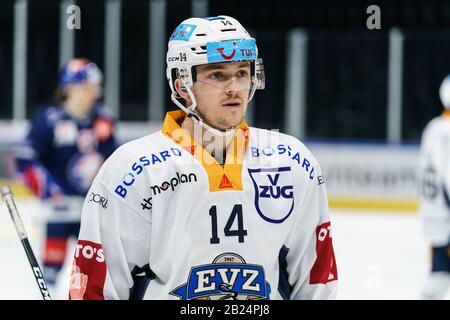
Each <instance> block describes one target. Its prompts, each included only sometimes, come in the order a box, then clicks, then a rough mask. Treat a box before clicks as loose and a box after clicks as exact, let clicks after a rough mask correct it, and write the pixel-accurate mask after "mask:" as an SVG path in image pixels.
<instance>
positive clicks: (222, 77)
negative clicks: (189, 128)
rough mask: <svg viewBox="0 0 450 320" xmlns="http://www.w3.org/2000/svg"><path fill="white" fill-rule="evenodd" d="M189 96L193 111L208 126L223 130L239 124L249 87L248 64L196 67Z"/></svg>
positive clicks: (249, 71) (249, 70)
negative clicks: (192, 95) (192, 97)
mask: <svg viewBox="0 0 450 320" xmlns="http://www.w3.org/2000/svg"><path fill="white" fill-rule="evenodd" d="M196 72H197V80H196V82H195V83H194V85H193V86H192V92H193V93H194V95H195V98H196V100H197V107H196V110H197V112H198V114H199V115H200V116H201V117H202V119H203V120H204V122H205V123H206V124H208V125H209V126H211V127H213V128H216V129H219V130H226V129H231V128H234V127H236V126H237V125H239V123H240V122H241V121H242V120H243V118H244V115H245V111H246V109H247V104H248V96H249V92H250V87H251V69H250V62H249V61H243V62H234V63H230V62H225V63H214V64H206V65H200V66H197V67H196Z"/></svg>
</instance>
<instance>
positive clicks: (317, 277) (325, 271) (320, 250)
mask: <svg viewBox="0 0 450 320" xmlns="http://www.w3.org/2000/svg"><path fill="white" fill-rule="evenodd" d="M316 256H317V257H316V261H315V262H314V265H313V267H312V269H311V273H310V277H309V283H310V284H317V283H324V284H325V283H328V282H330V281H334V280H337V279H338V275H337V267H336V260H335V257H334V250H333V242H332V237H331V223H330V222H329V221H328V222H325V223H323V224H321V225H320V226H318V227H317V228H316Z"/></svg>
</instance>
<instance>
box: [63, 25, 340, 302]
mask: <svg viewBox="0 0 450 320" xmlns="http://www.w3.org/2000/svg"><path fill="white" fill-rule="evenodd" d="M167 78H168V81H169V85H170V88H171V90H172V100H173V101H174V103H175V104H176V105H177V106H179V107H180V108H181V109H182V110H180V111H174V112H169V113H167V115H166V117H165V120H164V123H163V127H162V130H161V131H159V132H157V133H154V134H152V135H149V136H146V137H143V138H141V139H138V140H135V141H132V142H129V143H127V144H125V145H123V146H121V147H120V148H119V149H118V150H116V152H115V153H114V154H113V155H112V156H111V157H110V158H109V159H108V160H107V161H106V162H105V164H104V165H103V167H102V168H101V170H100V172H99V174H98V175H97V177H96V178H95V180H94V183H93V185H92V187H91V190H90V192H89V194H96V195H99V197H102V198H104V199H105V203H106V201H107V206H101V205H99V204H98V203H95V202H92V201H89V199H88V198H87V199H86V201H85V203H84V207H83V213H82V225H81V231H80V235H79V240H78V246H77V250H76V252H75V259H74V263H73V271H72V276H71V288H70V298H71V299H141V298H145V299H206V300H224V299H329V298H335V296H336V290H337V270H336V264H335V259H334V252H333V245H332V238H331V226H330V217H329V210H328V201H327V194H326V191H325V184H324V180H323V177H322V174H321V171H320V167H319V164H318V162H317V161H316V159H315V158H314V156H313V155H312V154H311V152H310V151H309V150H308V149H307V148H306V147H305V146H304V145H303V144H302V143H301V142H300V141H298V140H297V139H296V138H294V137H291V136H288V135H284V134H280V133H278V132H272V131H267V130H262V129H257V128H249V127H248V125H247V123H246V122H245V120H244V115H245V111H246V108H247V104H248V102H249V101H250V99H251V98H252V97H253V94H254V92H255V90H256V89H262V88H264V69H263V65H262V60H261V59H258V57H257V47H256V43H255V39H253V38H252V37H251V36H250V35H249V34H248V33H247V31H246V30H245V29H244V28H243V27H242V26H241V24H240V23H239V22H238V21H237V20H235V19H233V18H231V17H227V16H218V17H210V18H190V19H187V20H185V21H183V22H182V23H181V24H180V25H179V26H178V27H177V28H176V30H175V31H174V32H173V34H172V36H171V37H170V39H169V43H168V52H167ZM274 107H277V106H274Z"/></svg>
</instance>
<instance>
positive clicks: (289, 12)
mask: <svg viewBox="0 0 450 320" xmlns="http://www.w3.org/2000/svg"><path fill="white" fill-rule="evenodd" d="M13 3H14V1H13V0H2V1H0V70H1V72H0V78H1V79H0V118H1V119H9V118H11V114H12V111H11V110H12V108H11V103H12V101H11V97H12V65H13V63H12V48H13V40H12V34H13ZM58 3H59V1H57V0H29V24H28V50H29V51H28V69H27V70H28V81H27V85H28V91H27V102H28V104H27V117H31V116H32V115H33V114H34V113H35V112H36V110H37V109H39V108H41V107H43V106H45V105H47V104H49V103H52V95H53V90H54V89H55V87H56V85H57V73H58V48H59V38H58V37H59V33H58V32H59V31H58V30H59V6H58ZM371 4H376V5H378V6H379V7H380V8H381V27H382V29H381V30H375V31H371V30H368V29H367V28H366V19H367V17H368V14H367V13H366V8H367V7H368V6H369V5H371ZM77 5H78V6H80V8H81V11H82V29H81V30H79V31H76V37H75V48H76V55H78V56H84V57H87V58H89V59H92V60H93V61H95V62H96V63H97V64H98V65H99V66H100V68H103V67H104V22H105V16H104V5H105V1H104V0H97V1H92V0H78V2H77ZM218 14H225V15H230V16H233V17H235V18H237V19H238V20H239V21H241V23H242V24H243V25H244V26H245V27H246V28H248V29H250V30H251V31H252V33H253V35H254V36H255V37H256V39H257V44H258V48H259V52H260V56H261V57H263V59H264V64H265V70H266V80H267V86H266V90H265V91H261V92H257V94H256V96H255V105H254V107H255V109H256V113H255V117H254V125H256V126H261V127H265V128H269V129H271V128H279V129H280V130H283V129H284V123H283V119H284V104H285V84H286V83H285V82H286V69H287V68H289V65H287V62H286V50H287V33H288V31H289V30H290V29H292V28H298V27H300V28H303V29H304V30H305V31H306V32H307V33H308V39H309V44H308V61H307V68H308V73H307V128H306V129H307V131H306V134H307V138H310V139H334V140H348V139H357V140H374V141H384V140H385V139H386V123H387V120H386V117H387V99H388V97H387V93H388V90H387V76H388V44H389V42H388V34H389V30H390V28H392V27H398V28H400V29H401V30H402V31H403V32H404V37H405V38H404V39H405V41H404V61H403V91H402V107H403V118H402V122H403V123H402V135H403V139H404V141H417V139H418V138H419V137H420V133H421V131H422V129H423V127H424V126H425V124H426V122H427V121H429V120H430V119H431V118H432V117H434V116H436V115H438V114H439V113H440V112H441V109H442V106H441V104H440V101H439V97H438V88H439V85H440V83H441V81H442V79H443V77H444V76H445V75H446V74H448V73H450V59H449V58H448V57H449V56H450V55H449V54H450V41H449V40H450V1H439V0H437V1H414V0H410V1H348V0H347V1H325V0H315V1H271V2H262V1H255V0H247V1H238V0H228V1H226V2H225V1H210V3H209V15H210V16H214V15H218ZM190 15H191V5H190V1H181V0H168V1H167V16H166V36H167V38H168V37H169V35H170V34H171V33H172V31H173V30H174V29H175V27H176V26H177V25H178V24H179V23H180V22H181V21H182V20H183V19H186V18H188V17H190ZM121 19H122V21H121V40H122V47H121V86H120V97H121V101H120V103H121V114H120V120H123V121H142V120H146V119H147V101H148V55H149V49H148V48H149V34H148V33H149V32H148V23H149V1H148V0H126V1H122V18H121ZM162 63H163V62H162ZM161 81H164V82H165V81H166V80H165V79H161ZM165 90H166V96H167V100H166V105H165V108H166V110H172V109H174V106H173V104H172V103H171V101H170V99H169V90H168V86H166V89H165Z"/></svg>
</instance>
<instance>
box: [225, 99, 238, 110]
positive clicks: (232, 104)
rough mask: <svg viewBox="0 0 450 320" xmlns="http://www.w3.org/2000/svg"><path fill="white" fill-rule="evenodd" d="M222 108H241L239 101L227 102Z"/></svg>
mask: <svg viewBox="0 0 450 320" xmlns="http://www.w3.org/2000/svg"><path fill="white" fill-rule="evenodd" d="M222 106H224V107H227V108H238V107H240V106H241V102H240V101H235V100H233V101H227V102H225V103H223V104H222Z"/></svg>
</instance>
